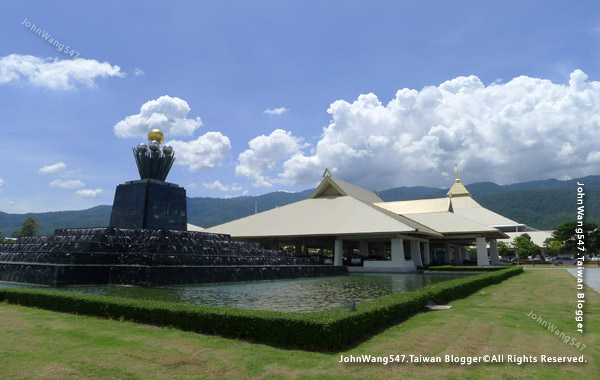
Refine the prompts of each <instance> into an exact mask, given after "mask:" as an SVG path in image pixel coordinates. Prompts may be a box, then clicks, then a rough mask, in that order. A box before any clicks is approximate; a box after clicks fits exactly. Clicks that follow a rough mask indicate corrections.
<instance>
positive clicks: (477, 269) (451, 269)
mask: <svg viewBox="0 0 600 380" xmlns="http://www.w3.org/2000/svg"><path fill="white" fill-rule="evenodd" d="M502 269H504V268H503V267H498V266H493V267H491V266H490V267H466V266H454V265H438V266H430V267H429V268H427V270H429V271H432V272H495V271H498V270H502Z"/></svg>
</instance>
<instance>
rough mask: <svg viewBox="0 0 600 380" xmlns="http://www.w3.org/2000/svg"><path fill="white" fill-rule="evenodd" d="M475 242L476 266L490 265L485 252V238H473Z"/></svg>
mask: <svg viewBox="0 0 600 380" xmlns="http://www.w3.org/2000/svg"><path fill="white" fill-rule="evenodd" d="M475 242H476V243H477V266H478V267H481V266H486V265H490V260H489V259H488V254H487V246H486V244H485V238H484V237H478V238H475Z"/></svg>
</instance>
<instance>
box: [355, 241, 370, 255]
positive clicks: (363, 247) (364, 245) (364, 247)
mask: <svg viewBox="0 0 600 380" xmlns="http://www.w3.org/2000/svg"><path fill="white" fill-rule="evenodd" d="M358 244H359V248H360V255H361V256H364V257H367V256H369V242H368V241H366V240H361V241H360V242H359V243H358Z"/></svg>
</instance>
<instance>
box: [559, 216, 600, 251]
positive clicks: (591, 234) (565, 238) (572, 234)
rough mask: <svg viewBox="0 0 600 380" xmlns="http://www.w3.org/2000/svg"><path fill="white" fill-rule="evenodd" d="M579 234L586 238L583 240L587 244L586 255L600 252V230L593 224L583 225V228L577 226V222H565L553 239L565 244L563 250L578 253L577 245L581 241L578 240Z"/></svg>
mask: <svg viewBox="0 0 600 380" xmlns="http://www.w3.org/2000/svg"><path fill="white" fill-rule="evenodd" d="M578 231H579V232H578ZM578 234H579V235H584V236H585V237H584V239H582V240H583V241H584V243H585V247H586V251H587V252H586V253H588V254H589V253H597V252H598V251H599V250H600V230H599V229H598V225H597V224H596V223H593V222H592V223H583V225H582V226H581V227H578V226H577V221H572V222H565V223H563V224H561V225H560V227H558V228H557V229H556V230H555V231H554V232H553V233H552V239H553V240H555V241H557V242H560V243H563V244H564V248H563V249H565V250H567V251H569V252H573V253H576V252H577V251H578V249H577V246H578V245H577V243H578V241H579V240H580V239H578V238H577V235H578Z"/></svg>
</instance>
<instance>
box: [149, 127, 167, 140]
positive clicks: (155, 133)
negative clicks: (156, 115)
mask: <svg viewBox="0 0 600 380" xmlns="http://www.w3.org/2000/svg"><path fill="white" fill-rule="evenodd" d="M148 141H157V142H158V143H159V144H162V142H163V141H165V135H164V134H163V133H162V131H161V130H160V129H153V130H151V131H150V132H149V133H148Z"/></svg>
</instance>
